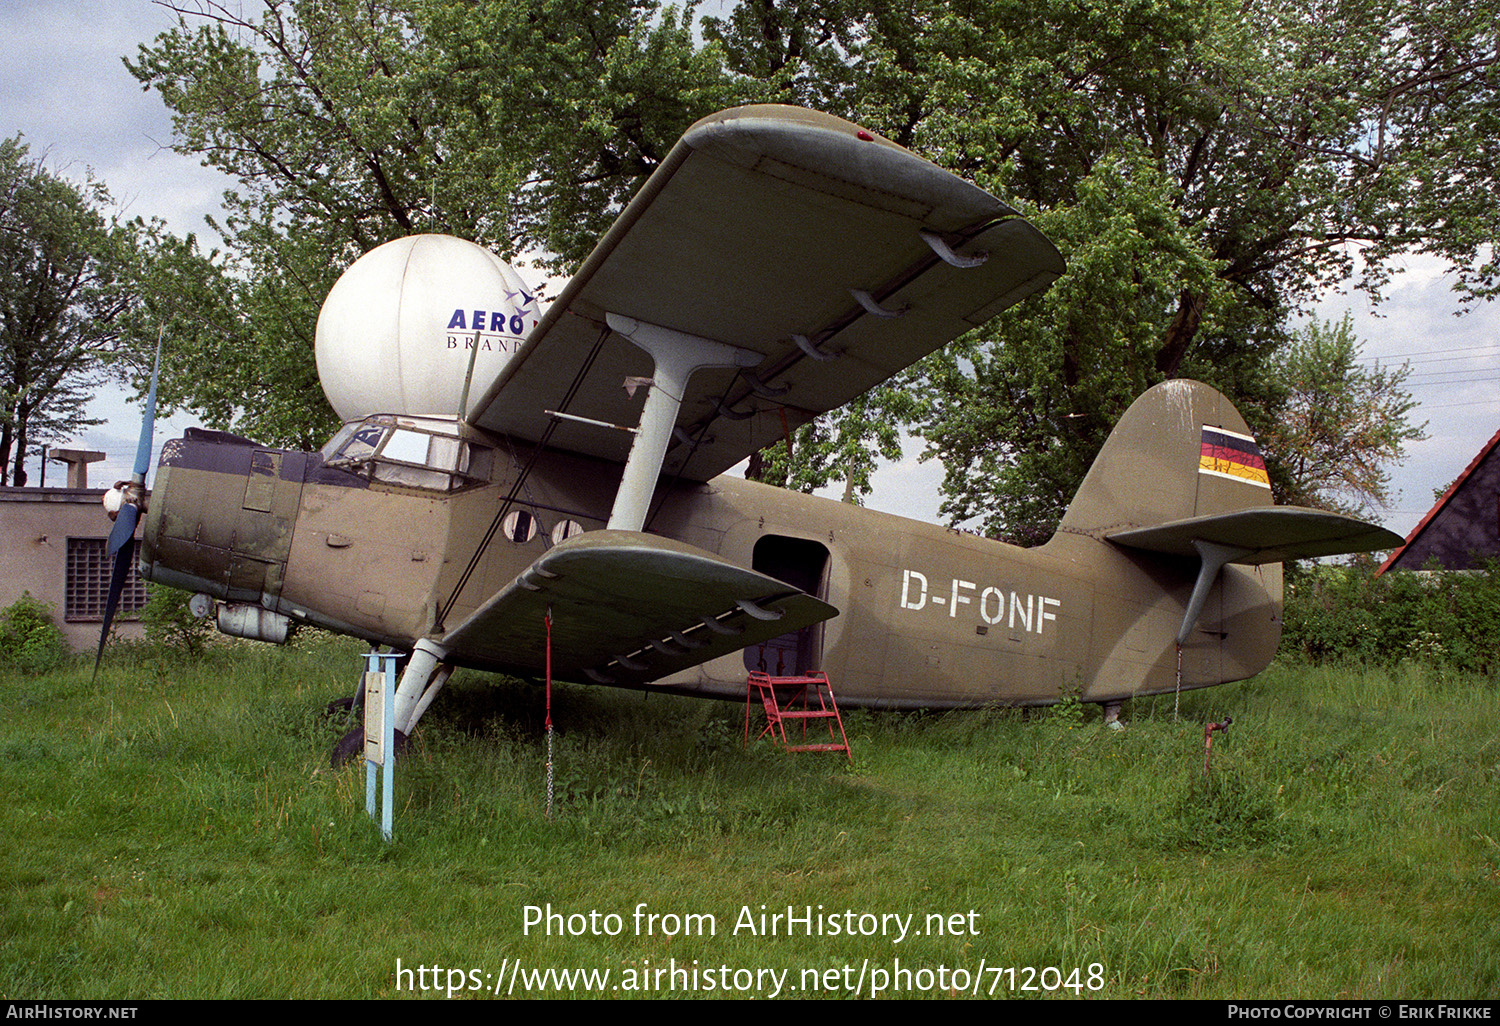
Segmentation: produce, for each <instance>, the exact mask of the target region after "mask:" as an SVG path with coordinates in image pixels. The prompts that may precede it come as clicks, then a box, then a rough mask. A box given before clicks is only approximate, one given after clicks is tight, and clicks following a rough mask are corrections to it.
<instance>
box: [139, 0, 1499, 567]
mask: <svg viewBox="0 0 1500 1026" xmlns="http://www.w3.org/2000/svg"><path fill="white" fill-rule="evenodd" d="M1496 6H1497V0H1481V2H1479V3H1477V4H1476V3H1470V2H1464V3H1460V2H1458V0H1439V2H1438V3H1437V4H1435V5H1434V4H1418V3H1417V2H1416V0H1315V2H1313V3H1311V4H1309V3H1306V2H1303V0H1297V2H1292V0H1271V2H1269V3H1264V4H1255V5H1244V4H1240V3H1232V2H1229V0H1206V2H1205V0H1025V2H1022V0H895V2H883V3H880V4H875V3H871V2H861V0H827V2H816V3H815V2H811V0H743V2H741V3H738V4H735V5H732V6H730V7H729V8H727V9H721V10H718V11H716V12H715V13H714V14H713V15H712V16H708V17H703V18H701V19H700V18H698V16H697V12H696V10H695V8H694V7H693V6H691V5H689V6H688V7H686V8H682V9H674V8H664V7H662V6H661V5H660V4H659V3H657V2H656V0H606V2H603V3H583V2H581V0H499V2H495V3H485V4H478V3H471V2H466V0H358V2H356V0H267V2H264V3H263V4H262V5H261V6H260V7H259V9H248V8H242V7H241V6H239V5H227V4H225V5H220V4H218V3H212V2H204V3H202V4H201V5H200V6H198V7H196V8H186V7H184V8H182V9H180V13H181V15H182V20H181V22H180V23H179V25H178V27H177V28H175V29H174V30H172V31H171V32H168V33H166V34H164V35H163V36H161V37H159V38H158V39H157V40H156V41H155V43H154V44H152V45H150V46H146V47H143V48H142V49H141V51H140V53H139V54H138V55H137V57H136V58H135V59H134V60H133V61H132V62H130V67H131V70H132V71H133V72H134V73H135V74H136V75H137V77H138V78H139V79H140V80H141V81H142V83H143V84H145V85H147V86H149V87H152V88H155V89H157V90H158V91H159V92H160V93H161V95H162V97H163V99H164V100H165V101H166V102H167V104H168V106H169V107H171V109H172V110H173V112H174V116H175V118H176V123H177V128H178V142H177V145H178V148H179V149H181V150H183V151H185V152H191V153H196V154H200V155H202V157H203V158H204V159H205V160H207V161H208V162H210V163H212V164H214V165H215V166H217V167H220V168H221V169H223V170H225V171H226V172H228V173H229V174H230V175H232V176H233V177H235V178H236V179H237V180H238V181H239V182H240V183H241V184H240V188H239V190H238V192H237V193H236V194H235V195H234V196H233V197H231V198H230V200H229V203H228V206H227V213H226V217H225V222H224V225H223V228H222V230H223V232H224V237H225V239H226V242H227V244H228V251H229V256H230V258H231V260H230V263H229V264H228V266H229V267H230V268H231V269H233V271H234V272H235V275H236V277H234V278H233V279H232V280H233V282H234V284H233V286H232V290H233V294H234V299H233V302H232V304H230V305H231V307H232V310H233V313H234V314H235V315H236V316H237V317H238V320H237V321H235V322H234V324H233V329H232V330H230V327H231V326H230V323H229V321H226V322H225V323H224V325H223V326H222V328H221V329H216V330H218V331H219V332H220V334H219V335H218V336H216V337H219V338H221V342H220V343H219V345H221V348H222V355H221V359H222V361H223V362H225V363H227V364H229V365H231V366H242V369H241V370H240V371H238V372H236V373H237V375H238V376H237V377H236V376H235V375H230V376H229V379H231V380H234V381H235V382H236V383H237V386H236V387H239V386H240V385H246V386H248V385H250V384H253V383H254V382H253V381H252V378H254V377H255V375H259V378H258V380H260V381H262V382H272V383H274V387H268V388H267V389H266V394H267V401H269V395H270V393H271V392H275V393H276V394H279V395H284V396H289V397H290V398H289V399H287V400H285V404H286V407H287V408H286V409H285V410H284V411H282V412H281V413H278V414H277V415H275V416H271V415H265V416H259V417H254V416H246V414H245V412H244V409H243V408H242V409H241V410H240V411H239V412H238V413H235V412H233V411H231V410H229V409H228V406H226V405H225V404H229V405H231V406H232V404H233V400H232V397H231V395H230V391H229V390H228V389H225V390H222V391H220V392H215V391H214V389H213V387H211V386H210V385H208V384H206V383H205V382H203V381H192V380H188V381H186V382H185V383H184V384H183V385H181V386H180V388H179V391H178V393H177V394H179V395H180V396H181V397H182V398H183V400H184V401H191V402H195V403H199V404H207V405H210V406H214V408H215V409H216V411H217V413H218V415H220V416H221V417H239V418H240V420H239V423H242V424H244V425H245V426H246V427H247V429H255V430H256V431H257V432H258V433H260V434H262V435H263V436H265V437H267V438H268V439H278V438H279V439H294V438H295V439H297V440H303V439H306V438H307V437H309V436H311V435H313V434H314V433H315V430H314V429H315V427H317V428H321V427H322V426H323V425H324V424H325V423H326V421H327V420H328V417H329V414H328V412H327V409H326V406H325V405H324V404H323V400H322V397H321V395H320V394H319V393H318V390H317V388H316V384H315V378H314V375H313V374H312V372H311V365H312V357H311V348H312V347H311V337H310V336H311V331H312V325H313V323H314V320H315V316H316V310H317V307H318V304H319V302H320V301H321V299H322V297H323V295H324V294H325V293H326V291H327V289H328V287H329V286H330V285H331V284H332V281H333V279H334V278H335V277H336V275H337V273H338V272H339V271H340V270H341V269H342V268H343V267H344V266H346V265H347V264H348V262H350V261H351V260H352V259H353V258H354V257H355V256H357V255H359V254H360V253H362V252H364V251H365V250H367V249H369V248H371V247H373V246H374V245H376V244H378V243H379V242H382V241H385V240H386V239H388V238H391V237H394V236H396V235H400V234H405V233H408V232H411V231H446V232H451V233H453V234H458V235H463V236H467V237H470V238H474V239H476V240H477V241H480V242H481V243H484V244H487V245H490V246H493V247H495V248H496V249H498V250H500V251H502V252H504V253H507V254H513V253H516V252H521V251H528V250H536V249H541V250H544V251H545V252H546V253H547V254H549V259H550V261H551V264H552V266H554V267H557V268H565V267H568V266H572V265H573V264H575V263H576V262H577V261H578V260H580V259H581V258H582V257H583V256H584V255H585V254H586V252H587V251H588V249H589V248H590V247H591V246H592V243H593V241H594V240H595V239H596V238H597V237H598V236H599V235H600V234H601V232H602V231H603V230H604V229H605V228H606V227H607V225H608V223H609V222H610V221H611V220H612V218H613V216H614V215H615V213H616V212H617V211H618V210H619V208H620V207H621V205H622V204H623V203H624V201H625V199H626V198H627V197H628V196H629V195H630V194H631V193H632V192H633V191H634V189H635V188H637V187H638V185H639V184H640V182H641V181H643V180H644V178H645V177H646V175H648V174H649V173H650V172H651V171H652V170H653V169H654V168H655V167H656V166H657V164H658V163H659V162H660V160H661V159H662V157H663V156H664V155H665V153H666V151H667V149H668V148H669V147H670V146H671V144H672V142H673V141H674V140H675V139H676V137H677V136H678V135H679V134H680V132H681V131H682V130H683V129H684V128H685V127H686V126H687V125H688V124H690V123H691V122H692V121H693V120H695V119H696V118H697V117H700V116H702V115H704V114H707V113H709V112H711V111H713V110H715V109H718V108H720V107H724V106H728V105H731V104H733V103H737V102H747V101H763V100H769V101H779V102H793V103H804V104H808V105H811V106H815V107H819V108H821V109H824V110H828V111H830V112H832V113H835V114H840V115H843V116H845V117H849V118H851V119H853V120H856V121H859V122H861V123H864V124H867V125H869V126H870V127H871V128H873V129H875V130H877V131H880V132H882V133H884V134H885V135H887V136H889V137H891V138H892V139H895V140H896V141H898V142H901V143H903V144H905V145H908V146H911V147H913V148H914V149H916V150H918V151H919V152H922V153H924V154H925V155H927V156H930V157H931V158H932V159H934V160H935V161H936V162H938V163H939V164H942V165H944V166H946V167H951V168H953V169H955V170H957V171H958V172H959V173H961V174H964V175H966V176H968V177H970V178H972V179H974V180H975V181H976V182H977V183H978V184H980V185H981V186H984V187H986V188H989V189H991V190H992V191H995V192H996V193H997V194H998V195H1001V196H1002V197H1004V198H1006V199H1007V200H1009V201H1010V202H1012V203H1013V204H1014V205H1016V206H1017V207H1018V208H1020V209H1021V210H1022V211H1023V213H1025V214H1026V215H1027V216H1028V217H1030V218H1032V219H1033V220H1034V221H1035V222H1036V223H1037V225H1038V226H1039V227H1040V228H1041V229H1042V230H1043V232H1044V233H1046V234H1047V235H1048V236H1049V237H1050V238H1052V239H1053V240H1054V241H1055V242H1056V243H1057V244H1058V246H1059V248H1060V249H1061V250H1062V251H1063V254H1064V256H1065V257H1066V258H1067V259H1068V262H1069V272H1068V275H1067V276H1066V277H1065V278H1064V279H1063V280H1062V281H1060V282H1059V283H1058V284H1057V286H1055V287H1054V288H1053V289H1052V290H1051V291H1050V292H1048V293H1047V294H1045V295H1043V296H1040V297H1034V298H1032V299H1030V300H1028V301H1027V302H1026V303H1025V304H1023V305H1022V306H1021V307H1020V308H1018V309H1017V310H1014V311H1012V312H1011V313H1010V314H1008V315H1007V316H1006V317H1004V318H1002V319H1001V321H1000V322H999V323H998V324H996V325H992V326H990V327H988V328H986V329H984V330H983V331H982V332H980V333H977V334H975V335H972V336H970V337H969V338H967V339H965V340H964V341H963V342H962V343H960V344H958V345H956V346H954V347H950V349H949V350H947V351H945V352H943V353H940V354H938V355H936V356H935V357H933V358H932V359H931V360H929V361H928V362H927V363H926V364H924V365H923V366H922V367H921V368H920V369H919V370H918V371H916V372H914V373H912V374H911V375H910V376H909V377H908V379H907V380H906V382H905V383H904V384H903V386H902V388H901V393H902V403H901V408H900V409H899V411H895V413H896V415H899V416H900V417H901V418H902V419H904V420H906V421H908V422H909V423H911V424H914V425H915V427H916V429H917V430H918V432H919V433H920V434H922V436H923V437H925V438H926V440H927V443H928V452H929V454H930V455H933V456H936V457H939V458H941V459H942V460H943V463H944V466H945V468H946V470H947V481H946V483H945V493H946V496H947V498H946V502H945V506H944V510H945V512H946V514H947V515H948V516H949V517H951V518H952V519H954V520H955V521H958V520H977V521H979V522H980V524H981V525H982V527H983V528H984V529H985V530H987V531H989V532H992V533H999V534H1004V535H1007V536H1009V537H1013V538H1018V539H1022V540H1034V539H1039V538H1042V537H1045V536H1046V535H1047V534H1048V533H1050V529H1051V525H1052V524H1054V523H1055V522H1056V520H1057V519H1058V517H1059V516H1060V515H1061V512H1062V510H1063V509H1064V508H1065V506H1066V503H1067V502H1068V501H1069V500H1070V498H1071V496H1072V493H1073V491H1074V489H1075V487H1076V485H1077V483H1078V481H1079V480H1080V479H1081V476H1082V473H1083V471H1084V469H1085V468H1086V466H1087V464H1088V463H1089V462H1090V460H1091V459H1092V458H1093V456H1094V454H1095V453H1096V452H1097V450H1098V448H1099V446H1100V445H1101V444H1102V442H1103V439H1104V437H1105V434H1106V433H1107V430H1108V428H1109V425H1111V424H1112V423H1113V422H1114V420H1115V419H1116V418H1117V417H1118V416H1119V414H1120V413H1121V412H1123V410H1124V408H1125V406H1126V405H1127V404H1128V403H1129V402H1130V401H1131V400H1132V399H1133V398H1134V397H1135V396H1136V395H1137V394H1139V392H1140V391H1142V390H1143V389H1144V388H1146V387H1147V386H1149V385H1151V384H1154V383H1156V382H1158V381H1161V380H1163V379H1164V378H1168V377H1174V376H1187V375H1191V376H1194V377H1199V378H1202V379H1204V380H1207V381H1208V382H1210V383H1211V384H1214V385H1216V386H1217V387H1219V388H1221V389H1223V390H1224V391H1226V392H1227V393H1228V394H1229V395H1230V396H1231V397H1232V398H1233V399H1234V400H1235V401H1236V402H1237V403H1239V404H1240V405H1241V406H1242V408H1243V409H1244V411H1245V412H1246V414H1247V416H1248V418H1249V419H1250V420H1251V422H1252V426H1253V427H1255V428H1256V429H1257V430H1259V431H1261V432H1264V431H1265V430H1266V429H1267V428H1269V427H1270V426H1271V425H1272V424H1274V423H1275V422H1277V421H1278V420H1279V419H1280V417H1281V415H1282V404H1283V403H1284V402H1286V401H1287V396H1288V393H1287V391H1286V390H1285V389H1283V388H1282V387H1280V386H1279V385H1278V383H1277V380H1276V375H1277V374H1278V373H1279V366H1278V364H1277V363H1276V357H1277V353H1278V352H1279V350H1280V349H1281V348H1282V347H1284V346H1285V345H1286V344H1287V343H1288V340H1289V337H1290V336H1289V331H1288V328H1287V325H1288V324H1289V323H1290V322H1291V319H1292V317H1293V316H1294V314H1296V312H1297V311H1298V310H1300V309H1302V308H1303V307H1305V306H1306V305H1307V304H1308V303H1309V302H1310V300H1312V299H1313V298H1314V297H1315V296H1317V295H1318V293H1319V292H1320V290H1321V289H1323V288H1324V287H1325V286H1326V285H1327V284H1329V283H1330V282H1333V281H1336V280H1339V279H1341V278H1343V277H1345V276H1347V275H1348V274H1350V273H1351V271H1353V270H1355V268H1356V262H1355V255H1356V254H1359V255H1361V256H1362V260H1361V261H1360V262H1359V267H1360V268H1362V270H1361V274H1362V278H1361V279H1360V280H1361V284H1362V286H1363V287H1364V288H1366V289H1367V290H1368V291H1370V292H1371V293H1372V294H1376V295H1378V294H1379V292H1380V290H1381V288H1382V287H1383V285H1384V283H1385V275H1386V273H1387V268H1388V267H1389V259H1390V258H1391V257H1392V256H1393V255H1395V254H1397V253H1402V252H1408V251H1423V252H1428V253H1432V254H1436V255H1438V256H1440V257H1442V258H1444V259H1445V260H1447V261H1448V262H1449V263H1450V264H1452V265H1453V266H1454V268H1455V269H1456V270H1457V272H1458V274H1459V280H1460V285H1461V288H1462V289H1463V290H1464V291H1465V294H1467V295H1468V296H1470V297H1474V298H1480V297H1487V296H1490V295H1493V294H1494V292H1495V290H1496V288H1497V284H1496V280H1495V276H1496V268H1495V264H1494V259H1495V257H1494V253H1493V250H1492V248H1490V247H1491V242H1492V240H1493V239H1494V238H1495V236H1496V228H1497V220H1500V214H1497V213H1496V208H1495V205H1494V203H1493V195H1494V191H1495V185H1496V182H1495V168H1496V167H1500V159H1496V158H1497V156H1500V154H1497V153H1496V152H1495V148H1496V146H1497V143H1496V142H1495V140H1496V139H1500V132H1497V131H1495V129H1496V128H1500V125H1497V124H1496V119H1497V117H1500V114H1497V110H1500V104H1497V84H1500V83H1497V71H1496V46H1497V42H1496V35H1497V29H1496V25H1497V24H1500V18H1497V17H1496V15H1497V11H1496ZM242 11H244V12H246V13H242ZM245 353H250V354H253V357H251V358H244V357H243V354H245ZM236 361H238V363H236ZM214 366H216V367H217V366H218V365H217V364H215V365H214ZM215 373H218V372H217V370H216V372H215ZM200 393H201V394H202V395H205V396H207V397H209V398H208V399H201V398H199V396H200ZM871 402H873V403H875V405H876V406H877V407H879V406H880V405H881V403H882V402H883V400H880V399H878V398H876V399H872V400H871ZM246 405H249V404H246ZM868 408H869V403H864V404H861V406H860V407H858V408H851V409H850V410H848V411H846V412H844V413H841V414H838V415H836V416H835V417H834V418H832V419H830V420H827V421H824V422H821V423H819V424H816V425H812V426H809V427H807V428H804V429H803V433H802V435H801V439H800V444H799V442H798V439H796V438H794V439H793V445H792V453H791V455H790V458H789V460H787V458H786V457H785V454H783V456H782V457H777V456H775V455H774V454H772V455H768V456H767V457H766V458H765V459H764V460H762V463H763V464H764V465H765V467H766V468H767V472H768V473H769V474H770V476H771V477H772V478H773V479H777V480H782V481H784V482H786V483H788V484H791V485H794V486H798V487H812V486H813V483H814V482H818V481H826V480H828V479H838V478H840V477H845V476H846V475H848V476H853V475H859V474H865V473H866V470H865V469H864V468H867V467H868V465H869V463H870V461H871V459H872V458H873V454H874V453H876V452H878V451H880V450H881V449H882V448H884V449H885V451H887V452H889V451H890V445H891V444H892V440H891V437H890V435H891V431H890V428H891V425H892V420H891V416H890V415H889V414H890V411H886V412H883V413H882V414H881V415H879V416H876V417H870V416H868V415H867V410H868ZM856 450H861V451H862V452H863V455H858V454H857V453H856ZM778 459H782V460H783V461H784V465H782V464H778V462H777V461H778ZM1273 459H1274V454H1273ZM1277 473H1278V474H1279V479H1280V480H1291V475H1290V474H1288V473H1287V472H1286V471H1285V470H1284V469H1282V470H1278V471H1277ZM853 479H854V491H855V492H858V491H859V489H860V488H861V487H863V485H862V484H861V480H862V479H861V478H859V477H858V476H854V477H853Z"/></svg>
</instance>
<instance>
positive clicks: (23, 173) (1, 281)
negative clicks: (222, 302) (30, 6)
mask: <svg viewBox="0 0 1500 1026" xmlns="http://www.w3.org/2000/svg"><path fill="white" fill-rule="evenodd" d="M109 206H110V198H109V193H108V192H107V191H106V189H105V188H104V186H103V185H102V184H101V183H99V182H97V181H95V180H93V178H92V177H86V178H85V180H84V181H83V182H82V183H74V182H71V181H68V180H67V179H65V178H63V177H61V176H60V175H57V174H55V173H53V172H51V171H49V170H48V169H47V168H46V166H45V164H44V162H43V161H42V160H39V159H35V158H33V157H31V155H30V151H29V149H28V147H27V146H26V144H25V143H23V142H22V141H21V138H20V137H19V136H16V137H13V138H10V139H7V140H5V141H3V142H0V482H3V483H9V484H13V485H24V484H25V483H26V477H27V475H26V459H27V457H28V456H29V455H30V454H31V453H32V451H33V450H34V449H36V448H37V446H38V445H39V443H41V442H45V441H49V440H53V439H58V438H65V437H68V436H69V435H71V434H72V433H73V432H75V431H76V430H77V429H78V428H79V427H81V426H86V425H88V424H95V423H98V421H91V420H87V419H85V417H84V407H85V406H86V404H87V403H88V401H89V399H90V398H92V389H93V386H94V385H96V384H98V382H99V381H100V380H101V379H102V377H103V373H104V371H103V363H102V358H103V357H104V356H105V355H106V354H108V353H110V352H112V351H113V350H114V349H115V348H116V347H117V346H118V344H119V342H120V319H121V315H122V314H123V313H124V312H125V311H127V310H128V309H129V308H130V305H131V303H132V302H133V293H132V292H131V291H130V289H129V287H128V284H127V282H126V280H125V277H124V275H123V274H122V271H123V269H124V267H125V266H126V263H127V260H126V258H127V255H128V254H129V253H130V252H131V251H132V250H133V247H134V233H135V231H136V230H137V229H138V227H139V226H138V225H122V224H118V223H115V222H113V221H111V220H109V219H108V218H107V217H106V215H105V213H104V212H105V210H107V208H108V207H109Z"/></svg>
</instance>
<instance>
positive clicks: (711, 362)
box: [604, 313, 762, 531]
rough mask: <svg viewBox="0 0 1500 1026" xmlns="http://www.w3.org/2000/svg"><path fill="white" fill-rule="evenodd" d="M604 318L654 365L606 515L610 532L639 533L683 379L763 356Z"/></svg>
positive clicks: (746, 364) (626, 319) (679, 403)
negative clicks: (616, 490)
mask: <svg viewBox="0 0 1500 1026" xmlns="http://www.w3.org/2000/svg"><path fill="white" fill-rule="evenodd" d="M604 319H605V321H606V322H607V323H608V324H609V326H610V328H611V329H613V330H614V331H616V332H618V333H619V334H621V335H624V336H625V337H626V338H628V339H630V341H632V342H634V343H635V344H636V345H637V346H639V347H640V348H642V349H644V350H645V351H646V352H647V353H648V354H649V355H650V357H651V359H652V360H654V361H655V362H656V373H655V375H654V377H653V379H652V385H651V390H650V392H648V393H647V395H646V406H645V408H644V409H642V410H641V424H640V427H639V428H637V429H636V435H635V444H633V445H632V446H631V447H630V456H629V458H628V459H627V460H626V461H625V473H624V476H622V477H621V478H620V490H619V491H618V492H616V493H615V505H614V509H612V510H611V511H610V514H609V529H610V530H611V531H639V530H640V529H641V527H642V526H643V525H644V524H645V523H646V510H647V507H649V506H650V504H651V494H652V493H653V492H654V491H656V479H657V478H658V477H660V476H661V464H662V460H663V459H664V458H665V457H666V455H667V443H668V442H670V441H671V439H672V429H673V428H674V427H675V426H676V424H677V410H678V408H679V407H681V406H682V397H683V395H684V394H686V392H687V383H688V378H690V377H692V376H693V372H694V371H698V370H703V369H704V368H706V367H746V368H748V367H754V366H755V365H756V364H758V363H760V362H761V359H762V356H761V354H760V353H757V352H754V351H753V350H749V349H740V348H739V347H737V346H730V345H725V344H724V343H723V342H715V341H713V340H712V339H706V338H702V337H700V336H697V335H689V334H687V333H686V332H681V331H674V330H673V329H671V328H663V327H661V326H660V325H657V324H647V323H646V322H644V321H638V320H635V319H634V318H632V317H622V316H621V315H619V314H614V313H606V314H605V315H604Z"/></svg>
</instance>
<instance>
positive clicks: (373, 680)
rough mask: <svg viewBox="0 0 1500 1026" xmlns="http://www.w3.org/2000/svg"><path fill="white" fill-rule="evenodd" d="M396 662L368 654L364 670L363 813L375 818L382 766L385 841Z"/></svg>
mask: <svg viewBox="0 0 1500 1026" xmlns="http://www.w3.org/2000/svg"><path fill="white" fill-rule="evenodd" d="M398 658H399V654H398V653H396V652H370V653H367V654H366V659H367V660H368V662H367V663H366V668H365V811H366V812H368V813H369V814H370V818H371V819H374V818H375V767H377V766H382V767H384V769H385V772H384V773H383V774H382V781H381V788H380V791H381V795H382V798H383V800H382V802H381V814H380V835H381V836H382V837H384V838H385V839H386V841H389V840H390V839H391V808H392V807H393V806H394V805H395V803H396V660H397V659H398ZM382 664H384V665H383V666H382Z"/></svg>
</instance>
